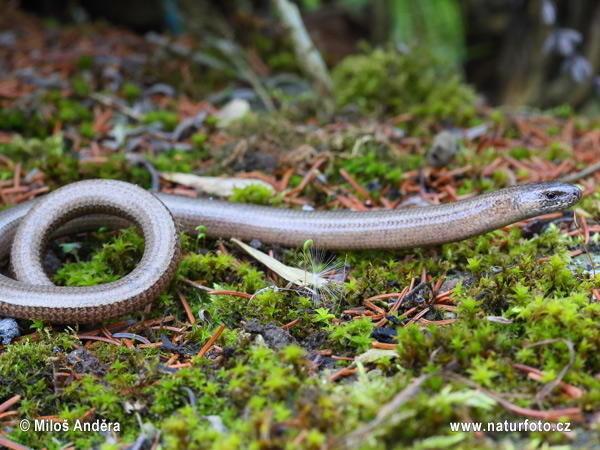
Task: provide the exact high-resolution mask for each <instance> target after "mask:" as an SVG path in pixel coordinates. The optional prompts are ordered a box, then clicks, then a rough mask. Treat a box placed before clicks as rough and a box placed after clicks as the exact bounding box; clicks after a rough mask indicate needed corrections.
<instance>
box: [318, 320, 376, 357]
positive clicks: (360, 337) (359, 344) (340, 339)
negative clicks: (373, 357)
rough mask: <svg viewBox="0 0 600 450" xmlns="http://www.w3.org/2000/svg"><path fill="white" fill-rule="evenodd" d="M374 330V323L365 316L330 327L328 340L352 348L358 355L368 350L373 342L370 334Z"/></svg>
mask: <svg viewBox="0 0 600 450" xmlns="http://www.w3.org/2000/svg"><path fill="white" fill-rule="evenodd" d="M374 329H375V323H373V322H372V321H371V319H370V318H369V317H367V316H365V317H362V318H360V319H356V320H352V321H350V322H344V323H341V324H339V325H337V326H332V327H331V328H330V330H331V333H330V335H329V338H330V339H331V340H332V341H334V342H337V343H339V344H342V345H344V346H349V347H351V348H354V349H356V351H357V352H359V353H360V352H363V351H365V350H368V349H369V348H370V346H371V342H373V338H372V337H371V334H372V333H373V330H374Z"/></svg>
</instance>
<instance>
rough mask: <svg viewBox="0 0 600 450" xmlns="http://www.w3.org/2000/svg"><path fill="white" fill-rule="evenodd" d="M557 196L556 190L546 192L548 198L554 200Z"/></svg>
mask: <svg viewBox="0 0 600 450" xmlns="http://www.w3.org/2000/svg"><path fill="white" fill-rule="evenodd" d="M556 197H558V195H557V194H556V192H546V199H548V200H554V199H555V198H556Z"/></svg>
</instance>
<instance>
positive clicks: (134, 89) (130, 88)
mask: <svg viewBox="0 0 600 450" xmlns="http://www.w3.org/2000/svg"><path fill="white" fill-rule="evenodd" d="M121 95H123V97H125V99H127V100H129V101H133V100H135V99H137V98H138V97H139V96H140V95H142V90H141V88H140V87H139V86H138V85H137V84H136V83H132V82H130V81H128V82H125V83H123V87H122V89H121Z"/></svg>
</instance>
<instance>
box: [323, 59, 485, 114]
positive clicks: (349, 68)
mask: <svg viewBox="0 0 600 450" xmlns="http://www.w3.org/2000/svg"><path fill="white" fill-rule="evenodd" d="M332 78H333V82H334V86H335V92H336V96H337V99H338V102H339V104H340V105H342V106H343V105H349V104H356V105H358V106H359V107H360V109H361V111H362V112H364V113H366V114H375V115H397V114H403V113H410V114H413V115H414V116H416V117H418V118H423V119H427V120H434V119H452V120H454V121H455V123H457V124H464V123H466V122H467V121H468V120H469V119H470V118H472V117H473V115H474V112H475V108H474V103H475V92H474V91H473V90H472V89H471V88H470V87H468V86H467V85H465V84H463V83H462V81H461V76H460V74H459V72H458V71H457V70H456V68H455V67H453V66H452V64H451V63H449V62H448V61H446V60H444V59H443V58H440V57H438V56H435V55H432V54H431V52H430V51H428V50H426V49H423V48H414V49H412V50H411V51H409V52H399V51H397V50H394V49H387V50H384V49H375V50H371V51H370V52H368V53H366V54H363V55H355V56H348V57H346V58H345V59H344V60H343V61H342V62H341V63H340V64H338V65H337V66H336V67H335V68H334V69H333V72H332Z"/></svg>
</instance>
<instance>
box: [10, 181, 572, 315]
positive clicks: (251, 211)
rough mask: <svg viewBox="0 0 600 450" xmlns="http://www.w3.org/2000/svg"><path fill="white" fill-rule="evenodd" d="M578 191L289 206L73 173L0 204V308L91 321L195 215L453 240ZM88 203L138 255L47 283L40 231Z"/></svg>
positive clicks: (391, 238) (331, 242) (237, 227)
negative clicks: (127, 234) (119, 268)
mask: <svg viewBox="0 0 600 450" xmlns="http://www.w3.org/2000/svg"><path fill="white" fill-rule="evenodd" d="M580 198H581V191H580V190H579V189H578V188H577V187H575V186H572V185H570V184H566V183H561V182H558V181H544V182H537V183H530V184H523V185H518V186H514V187H509V188H506V189H501V190H498V191H495V192H491V193H489V194H484V195H480V196H477V197H474V198H470V199H467V200H462V201H458V202H455V203H448V204H444V205H439V206H430V207H425V208H413V209H405V210H393V211H391V210H379V211H367V212H351V211H298V210H289V209H279V208H273V207H264V206H256V205H245V204H237V203H228V202H223V201H216V200H202V199H190V198H186V197H180V196H174V195H166V194H159V195H157V196H156V197H155V196H153V195H152V194H150V193H148V192H146V191H144V190H143V189H141V188H138V187H136V186H134V185H131V184H129V183H125V182H120V181H113V180H90V181H82V182H79V183H73V184H70V185H68V186H65V187H62V188H60V189H57V190H56V191H54V192H53V193H51V194H49V195H47V196H45V197H43V198H41V199H37V200H34V201H30V202H27V203H23V204H20V205H17V206H14V207H12V208H8V209H5V210H3V211H0V260H3V259H5V257H6V256H8V254H9V253H10V255H11V270H12V272H13V273H14V275H15V277H16V278H17V279H18V280H19V281H16V280H13V279H10V278H7V277H5V276H2V275H0V314H1V315H5V316H11V317H17V318H22V319H43V320H46V321H48V322H57V323H93V322H100V321H104V320H108V319H112V318H115V317H119V316H123V315H125V314H129V313H131V312H133V311H135V310H137V309H140V308H142V307H143V306H145V305H147V304H148V303H150V302H151V301H152V300H153V299H155V298H156V296H157V295H158V294H159V293H160V292H161V291H162V290H163V289H164V288H165V287H166V286H167V284H168V283H169V282H170V280H171V278H172V277H173V274H174V273H175V270H176V269H177V265H178V262H179V258H180V252H181V251H180V241H179V230H181V231H184V232H187V233H194V232H195V229H196V227H197V226H198V225H204V226H205V227H206V229H207V235H208V236H209V237H221V238H226V237H237V238H239V239H243V240H250V239H254V238H257V239H260V240H261V241H263V242H265V243H273V244H275V243H276V244H280V245H284V246H301V245H302V244H303V243H304V242H305V241H306V240H308V239H312V240H313V241H314V242H315V244H316V245H319V246H321V247H324V248H328V249H389V248H395V249H401V248H412V247H424V246H433V245H439V244H443V243H447V242H454V241H459V240H462V239H466V238H469V237H472V236H476V235H479V234H482V233H486V232H488V231H492V230H495V229H497V228H500V227H503V226H506V225H509V224H511V223H514V222H517V221H520V220H524V219H528V218H531V217H535V216H538V215H541V214H546V213H550V212H554V211H560V210H563V209H567V208H569V207H571V206H573V205H575V204H576V203H577V202H578V201H579V200H580ZM26 213H28V215H27V217H25V218H24V216H25V215H26ZM98 213H99V214H111V215H116V216H119V217H121V218H124V219H126V220H127V221H129V222H132V223H134V224H135V225H137V226H138V227H139V228H140V229H141V230H142V233H143V235H144V237H145V240H146V249H145V252H144V255H143V257H142V260H141V261H140V263H139V264H138V265H137V267H136V268H135V269H134V270H133V271H132V272H131V273H130V274H128V275H126V276H125V277H123V278H122V279H120V280H118V281H116V282H113V283H107V284H104V285H100V286H93V287H61V286H54V285H53V284H52V282H51V281H50V280H49V279H48V277H47V275H46V274H45V273H44V269H43V266H42V262H41V261H42V258H43V256H44V252H45V249H46V245H47V242H48V239H49V238H50V237H51V235H52V234H53V233H54V234H56V233H59V234H60V233H61V232H62V233H63V234H64V233H67V232H70V231H74V230H77V229H79V230H81V229H90V228H94V227H96V229H97V227H98V226H99V225H102V224H108V223H109V222H110V220H112V219H108V218H107V216H95V217H96V218H92V219H86V218H85V217H83V216H89V215H90V214H98ZM172 216H173V217H174V218H175V219H176V222H178V225H176V224H175V223H174V221H173V218H172ZM78 217H79V218H80V219H77V218H78ZM73 219H75V220H73ZM64 224H66V225H65V226H64V227H62V228H61V226H62V225H64ZM57 230H58V231H57ZM11 246H12V248H11Z"/></svg>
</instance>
